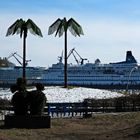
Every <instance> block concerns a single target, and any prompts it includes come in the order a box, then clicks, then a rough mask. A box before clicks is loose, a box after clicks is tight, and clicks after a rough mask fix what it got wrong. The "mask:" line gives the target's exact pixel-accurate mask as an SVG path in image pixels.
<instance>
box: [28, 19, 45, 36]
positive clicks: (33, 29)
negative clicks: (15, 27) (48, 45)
mask: <svg viewBox="0 0 140 140" xmlns="http://www.w3.org/2000/svg"><path fill="white" fill-rule="evenodd" d="M26 27H27V29H29V31H30V33H32V34H33V35H38V36H40V37H43V35H42V32H41V30H40V28H39V27H38V26H37V25H36V24H35V23H34V22H33V21H32V20H31V19H28V20H27V22H26Z"/></svg>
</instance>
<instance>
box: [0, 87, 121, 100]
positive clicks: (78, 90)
mask: <svg viewBox="0 0 140 140" xmlns="http://www.w3.org/2000/svg"><path fill="white" fill-rule="evenodd" d="M44 93H45V95H46V97H47V100H48V102H82V101H83V100H84V99H85V98H95V99H103V98H114V97H119V96H122V94H120V93H117V92H111V91H108V90H100V89H93V88H83V87H75V88H71V89H65V88H61V87H58V86H57V87H45V90H44ZM12 95H13V94H12V93H11V92H10V90H9V89H6V90H0V97H1V98H7V99H11V97H12Z"/></svg>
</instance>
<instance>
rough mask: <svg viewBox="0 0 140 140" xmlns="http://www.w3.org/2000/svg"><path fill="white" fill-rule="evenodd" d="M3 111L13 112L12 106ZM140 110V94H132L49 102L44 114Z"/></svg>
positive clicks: (82, 113)
mask: <svg viewBox="0 0 140 140" xmlns="http://www.w3.org/2000/svg"><path fill="white" fill-rule="evenodd" d="M0 110H2V111H1V112H6V113H11V111H13V108H12V106H9V107H7V106H5V107H4V106H3V107H1V108H0ZM131 111H140V95H130V96H124V97H119V98H113V99H85V100H84V102H81V103H47V104H46V107H45V108H44V114H49V115H50V116H51V117H52V118H53V117H75V116H88V115H91V114H92V113H95V112H102V113H105V112H106V113H108V112H131Z"/></svg>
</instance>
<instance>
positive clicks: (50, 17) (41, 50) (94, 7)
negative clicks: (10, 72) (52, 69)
mask: <svg viewBox="0 0 140 140" xmlns="http://www.w3.org/2000/svg"><path fill="white" fill-rule="evenodd" d="M64 17H66V18H67V20H68V19H69V18H71V17H72V18H74V19H75V20H76V21H77V22H78V23H79V24H80V25H81V26H82V28H83V31H84V35H83V36H81V37H74V36H73V35H72V34H71V33H68V52H69V51H70V50H71V49H73V48H75V49H76V51H77V52H78V53H79V54H80V55H81V57H83V58H87V59H88V62H90V63H94V61H95V60H96V59H97V58H98V59H100V61H101V63H110V62H119V61H124V60H125V56H126V51H132V53H133V55H134V56H135V58H136V60H137V61H138V62H140V1H139V0H70V1H66V0H20V1H19V0H4V1H3V0H1V4H0V56H1V57H8V56H10V55H11V54H12V53H14V52H17V53H18V54H19V55H21V56H22V44H23V43H22V39H21V38H20V37H19V35H13V36H8V37H6V36H5V35H6V32H7V29H8V27H9V26H11V25H12V24H13V23H14V22H15V21H16V20H17V19H20V18H22V19H23V20H27V19H29V18H30V19H32V20H33V21H34V22H35V23H36V25H37V26H38V27H39V28H40V29H41V31H42V34H43V38H41V37H38V36H34V35H32V34H30V33H28V37H27V59H28V60H31V61H30V62H29V64H28V65H29V66H43V67H48V66H51V65H52V64H54V63H57V62H58V60H57V59H58V56H60V55H61V53H62V51H63V50H64V36H62V37H60V38H59V37H55V35H54V34H53V35H48V28H49V26H50V25H51V24H52V23H53V22H54V21H56V20H57V19H58V18H61V19H63V18H64ZM19 59H20V58H19ZM77 59H79V58H78V56H77ZM9 60H10V61H12V62H14V63H15V64H17V65H19V64H18V62H17V61H16V60H15V59H14V57H11V58H9ZM21 61H22V60H21ZM68 63H73V64H76V62H75V60H74V58H73V57H72V55H71V56H70V57H69V59H68Z"/></svg>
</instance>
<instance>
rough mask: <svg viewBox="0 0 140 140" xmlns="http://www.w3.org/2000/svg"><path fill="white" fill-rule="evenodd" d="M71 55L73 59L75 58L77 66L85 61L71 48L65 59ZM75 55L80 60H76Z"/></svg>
mask: <svg viewBox="0 0 140 140" xmlns="http://www.w3.org/2000/svg"><path fill="white" fill-rule="evenodd" d="M71 54H72V55H73V57H74V58H75V61H76V62H77V64H81V65H83V64H84V60H87V58H82V57H81V56H80V54H79V53H78V52H77V51H76V50H75V48H73V49H71V50H70V52H69V54H68V56H67V59H68V58H69V57H70V55H71ZM76 54H77V55H78V57H79V58H80V60H78V59H77V58H76Z"/></svg>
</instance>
